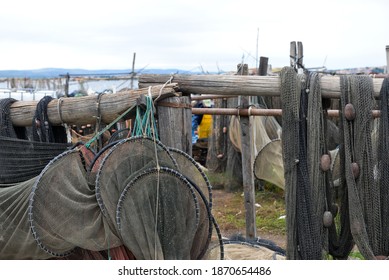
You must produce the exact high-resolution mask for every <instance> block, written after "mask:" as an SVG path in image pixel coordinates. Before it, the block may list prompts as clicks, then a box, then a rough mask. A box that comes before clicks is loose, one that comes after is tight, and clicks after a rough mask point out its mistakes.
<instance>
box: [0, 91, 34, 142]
mask: <svg viewBox="0 0 389 280" xmlns="http://www.w3.org/2000/svg"><path fill="white" fill-rule="evenodd" d="M14 102H16V99H13V98H4V99H0V136H4V137H9V138H14V139H16V138H17V139H26V140H27V139H28V138H27V130H26V128H25V127H18V126H14V125H13V124H12V121H11V114H10V107H11V105H12V104H13V103H14Z"/></svg>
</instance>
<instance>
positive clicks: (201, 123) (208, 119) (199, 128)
mask: <svg viewBox="0 0 389 280" xmlns="http://www.w3.org/2000/svg"><path fill="white" fill-rule="evenodd" d="M193 107H194V108H212V107H213V104H212V101H211V100H210V99H205V100H202V101H199V102H197V103H196V104H195V105H194V106H193ZM211 128H212V116H211V115H206V114H205V115H203V114H198V115H194V114H193V115H192V144H196V142H197V140H198V139H202V138H208V137H209V135H210V133H211Z"/></svg>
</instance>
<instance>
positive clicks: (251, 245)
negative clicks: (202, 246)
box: [205, 236, 285, 260]
mask: <svg viewBox="0 0 389 280" xmlns="http://www.w3.org/2000/svg"><path fill="white" fill-rule="evenodd" d="M223 249H224V259H226V260H284V259H285V250H284V249H282V248H280V247H279V246H277V245H276V244H275V243H274V242H272V241H270V240H266V239H260V238H257V239H254V240H246V239H245V238H243V237H241V236H233V237H231V238H228V239H223ZM219 251H220V247H219V246H212V247H211V248H210V249H209V250H208V252H207V254H206V255H205V259H208V260H215V259H218V255H219V253H220V252H219Z"/></svg>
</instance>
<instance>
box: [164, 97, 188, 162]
mask: <svg viewBox="0 0 389 280" xmlns="http://www.w3.org/2000/svg"><path fill="white" fill-rule="evenodd" d="M157 114H158V127H159V131H158V132H159V137H160V140H161V142H162V143H164V144H165V145H166V146H168V147H172V148H177V149H179V150H181V151H184V152H186V153H187V154H189V155H192V110H191V105H190V97H189V96H181V97H169V98H165V99H164V100H162V101H160V102H157Z"/></svg>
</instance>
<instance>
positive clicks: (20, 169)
mask: <svg viewBox="0 0 389 280" xmlns="http://www.w3.org/2000/svg"><path fill="white" fill-rule="evenodd" d="M0 146H1V149H0V187H1V185H3V186H5V185H9V184H16V183H20V182H24V181H27V180H29V179H31V178H33V177H35V176H37V175H39V173H40V172H41V171H42V170H43V168H44V167H45V166H46V165H47V164H48V163H49V162H50V160H52V159H53V158H54V157H55V156H57V155H59V154H61V153H62V152H63V151H65V150H67V149H68V148H69V145H68V144H60V143H41V142H35V141H28V140H22V139H13V138H8V137H1V136H0Z"/></svg>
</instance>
